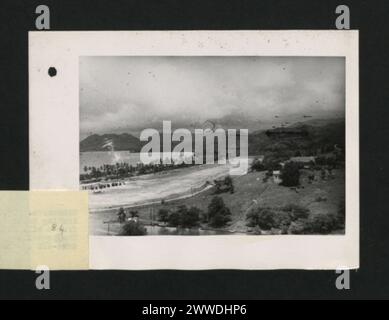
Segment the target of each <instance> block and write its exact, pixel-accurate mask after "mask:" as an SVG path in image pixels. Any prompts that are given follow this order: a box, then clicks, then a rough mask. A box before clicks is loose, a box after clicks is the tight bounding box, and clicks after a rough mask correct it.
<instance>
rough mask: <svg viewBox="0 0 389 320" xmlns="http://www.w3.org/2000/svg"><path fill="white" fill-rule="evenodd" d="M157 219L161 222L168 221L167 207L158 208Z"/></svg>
mask: <svg viewBox="0 0 389 320" xmlns="http://www.w3.org/2000/svg"><path fill="white" fill-rule="evenodd" d="M158 220H159V221H161V222H168V221H169V210H168V209H164V208H162V209H159V211H158Z"/></svg>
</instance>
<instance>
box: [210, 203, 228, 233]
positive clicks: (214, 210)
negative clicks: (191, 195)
mask: <svg viewBox="0 0 389 320" xmlns="http://www.w3.org/2000/svg"><path fill="white" fill-rule="evenodd" d="M208 220H209V224H210V225H211V226H212V227H223V226H225V225H226V224H227V222H229V221H230V220H231V211H230V209H228V208H227V207H226V205H225V204H224V201H223V199H222V198H221V197H218V196H215V197H213V199H212V201H211V203H210V204H209V206H208Z"/></svg>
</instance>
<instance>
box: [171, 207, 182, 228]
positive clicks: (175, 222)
mask: <svg viewBox="0 0 389 320" xmlns="http://www.w3.org/2000/svg"><path fill="white" fill-rule="evenodd" d="M168 224H169V225H170V226H172V227H179V226H180V225H181V214H180V212H178V211H173V212H171V213H170V214H169V218H168Z"/></svg>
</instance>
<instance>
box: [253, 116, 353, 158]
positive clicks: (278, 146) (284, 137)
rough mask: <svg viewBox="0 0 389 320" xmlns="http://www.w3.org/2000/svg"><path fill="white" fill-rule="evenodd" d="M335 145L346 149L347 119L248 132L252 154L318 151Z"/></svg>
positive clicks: (292, 153)
mask: <svg viewBox="0 0 389 320" xmlns="http://www.w3.org/2000/svg"><path fill="white" fill-rule="evenodd" d="M335 145H337V146H338V147H340V148H342V149H344V146H345V123H344V121H333V122H331V121H326V122H316V123H312V124H310V122H308V121H307V122H300V123H296V124H294V125H292V126H290V127H285V128H275V129H271V130H266V131H256V132H254V133H252V134H250V135H249V154H250V155H256V154H265V155H266V154H273V153H277V154H278V155H280V156H286V157H290V156H293V155H295V154H296V153H300V154H301V155H316V154H320V153H325V152H329V151H332V150H333V149H334V146H335Z"/></svg>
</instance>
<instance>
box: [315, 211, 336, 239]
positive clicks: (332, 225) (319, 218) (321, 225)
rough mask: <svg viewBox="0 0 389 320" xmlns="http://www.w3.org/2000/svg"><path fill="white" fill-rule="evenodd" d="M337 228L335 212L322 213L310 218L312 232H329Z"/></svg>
mask: <svg viewBox="0 0 389 320" xmlns="http://www.w3.org/2000/svg"><path fill="white" fill-rule="evenodd" d="M336 228H337V219H336V216H335V215H333V214H326V213H320V214H315V215H312V216H311V217H310V218H309V229H310V232H311V233H318V234H329V233H330V232H331V231H333V230H335V229H336Z"/></svg>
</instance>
